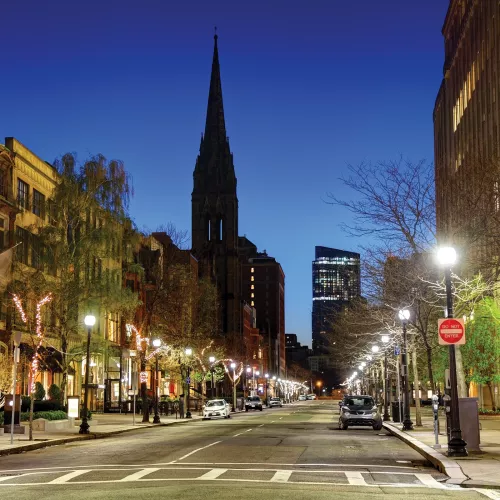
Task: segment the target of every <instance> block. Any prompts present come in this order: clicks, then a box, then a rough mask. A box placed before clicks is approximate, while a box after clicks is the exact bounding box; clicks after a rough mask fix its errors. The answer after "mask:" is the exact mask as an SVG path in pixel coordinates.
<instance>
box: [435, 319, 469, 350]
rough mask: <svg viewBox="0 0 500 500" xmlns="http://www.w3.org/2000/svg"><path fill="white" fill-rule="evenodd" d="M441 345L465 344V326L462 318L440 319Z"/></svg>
mask: <svg viewBox="0 0 500 500" xmlns="http://www.w3.org/2000/svg"><path fill="white" fill-rule="evenodd" d="M438 333H439V344H440V345H450V344H455V345H461V344H465V326H464V322H463V320H461V319H456V318H447V319H440V320H438Z"/></svg>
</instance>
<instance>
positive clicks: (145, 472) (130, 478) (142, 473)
mask: <svg viewBox="0 0 500 500" xmlns="http://www.w3.org/2000/svg"><path fill="white" fill-rule="evenodd" d="M157 470H160V469H159V467H155V468H153V467H151V468H149V469H142V470H139V471H137V472H134V473H133V474H130V475H128V476H127V477H124V478H123V479H121V480H120V481H137V480H138V479H141V478H142V477H144V476H147V475H148V474H151V473H152V472H156V471H157Z"/></svg>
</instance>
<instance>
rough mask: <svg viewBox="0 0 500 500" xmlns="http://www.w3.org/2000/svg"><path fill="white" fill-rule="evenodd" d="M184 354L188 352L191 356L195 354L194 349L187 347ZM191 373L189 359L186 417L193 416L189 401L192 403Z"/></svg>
mask: <svg viewBox="0 0 500 500" xmlns="http://www.w3.org/2000/svg"><path fill="white" fill-rule="evenodd" d="M184 354H186V356H187V357H188V358H189V356H191V355H192V354H193V349H191V348H190V347H186V349H185V351H184ZM190 375H191V364H190V361H189V360H188V364H187V377H186V385H187V400H186V406H187V408H186V418H191V411H190V409H189V403H190V398H189V391H190V389H191V378H190Z"/></svg>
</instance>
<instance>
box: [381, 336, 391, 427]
mask: <svg viewBox="0 0 500 500" xmlns="http://www.w3.org/2000/svg"><path fill="white" fill-rule="evenodd" d="M389 340H390V338H389V335H382V342H383V343H384V344H386V345H385V347H384V381H385V382H384V389H385V391H384V417H383V418H384V422H387V421H388V420H390V417H389V411H388V408H389V397H390V396H389V377H388V370H387V344H388V343H389Z"/></svg>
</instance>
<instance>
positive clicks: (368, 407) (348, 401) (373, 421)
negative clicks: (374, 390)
mask: <svg viewBox="0 0 500 500" xmlns="http://www.w3.org/2000/svg"><path fill="white" fill-rule="evenodd" d="M352 425H364V426H370V427H373V430H375V431H379V430H381V429H382V417H381V415H380V412H379V411H378V408H377V406H376V405H375V401H374V400H373V398H372V397H371V396H346V397H345V399H344V403H343V405H342V406H341V407H340V417H339V429H341V430H347V428H348V427H350V426H352Z"/></svg>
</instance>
